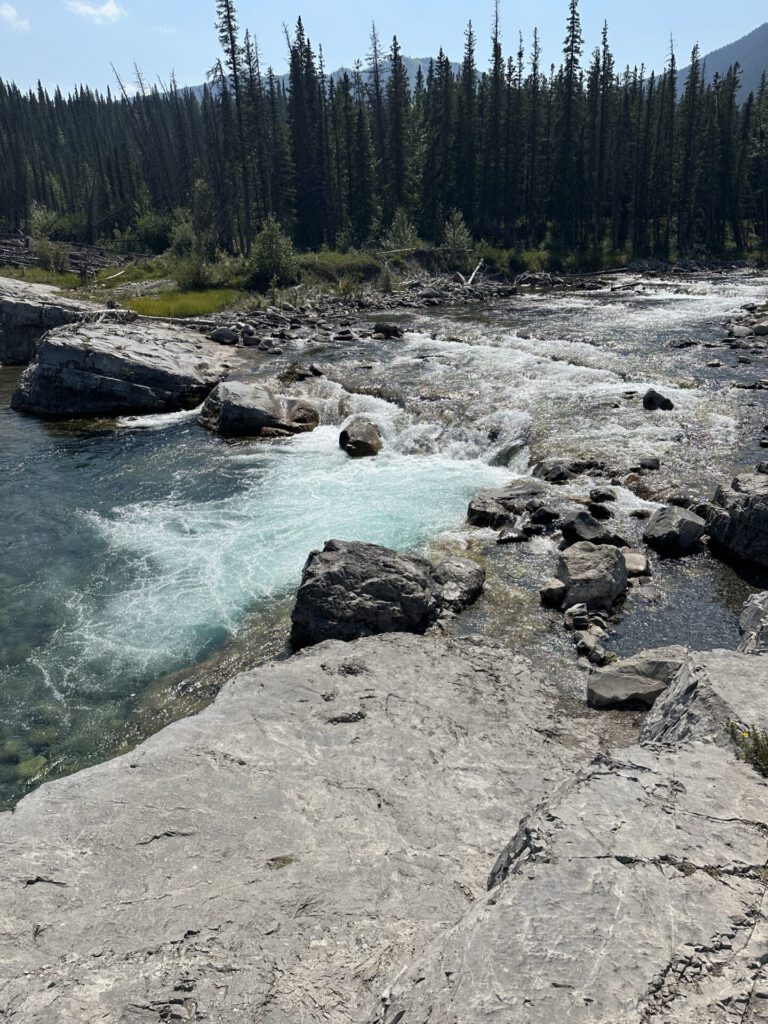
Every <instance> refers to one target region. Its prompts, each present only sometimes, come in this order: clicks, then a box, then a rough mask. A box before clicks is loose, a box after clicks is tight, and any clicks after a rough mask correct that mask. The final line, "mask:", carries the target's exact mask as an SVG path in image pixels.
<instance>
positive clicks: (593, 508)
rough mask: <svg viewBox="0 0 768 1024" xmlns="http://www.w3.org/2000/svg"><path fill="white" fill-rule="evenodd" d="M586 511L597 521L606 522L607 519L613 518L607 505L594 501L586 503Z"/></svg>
mask: <svg viewBox="0 0 768 1024" xmlns="http://www.w3.org/2000/svg"><path fill="white" fill-rule="evenodd" d="M587 512H589V514H590V515H591V516H592V518H593V519H597V520H598V521H599V522H607V521H608V520H609V519H613V512H612V511H611V509H610V507H609V506H608V505H601V504H599V503H598V502H596V501H590V503H589V504H588V505H587Z"/></svg>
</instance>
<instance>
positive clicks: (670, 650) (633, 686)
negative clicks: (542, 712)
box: [587, 646, 688, 711]
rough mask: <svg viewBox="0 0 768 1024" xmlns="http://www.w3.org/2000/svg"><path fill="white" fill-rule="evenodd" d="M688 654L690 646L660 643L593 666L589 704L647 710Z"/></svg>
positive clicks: (599, 708) (601, 708) (598, 707)
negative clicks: (669, 645) (595, 666)
mask: <svg viewBox="0 0 768 1024" xmlns="http://www.w3.org/2000/svg"><path fill="white" fill-rule="evenodd" d="M687 655H688V649H687V648H686V647H677V646H673V647H659V648H657V649H655V650H649V651H641V652H640V653H639V654H635V655H633V656H632V657H631V658H625V659H624V660H623V661H617V662H616V663H615V664H613V665H611V667H610V668H605V669H596V670H593V671H592V672H591V673H590V675H589V679H588V680H587V704H588V705H589V707H591V708H597V709H598V710H607V709H609V708H617V709H620V710H622V711H645V710H647V709H648V708H650V707H653V705H654V703H655V702H656V700H657V698H658V697H660V696H661V694H662V693H663V692H664V691H665V690H666V689H667V687H668V686H669V684H670V683H671V682H672V680H673V679H674V677H675V675H676V674H677V673H678V672H679V671H680V667H681V665H682V664H683V662H684V661H685V659H686V657H687Z"/></svg>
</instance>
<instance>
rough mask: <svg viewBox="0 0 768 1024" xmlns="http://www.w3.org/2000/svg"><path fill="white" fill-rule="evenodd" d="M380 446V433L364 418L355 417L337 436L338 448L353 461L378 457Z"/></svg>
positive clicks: (373, 424)
mask: <svg viewBox="0 0 768 1024" xmlns="http://www.w3.org/2000/svg"><path fill="white" fill-rule="evenodd" d="M382 445H383V441H382V439H381V431H380V430H379V428H378V427H377V426H376V424H375V423H372V422H371V421H370V420H369V419H366V418H365V416H355V417H354V419H352V420H351V421H350V422H349V423H348V424H347V425H346V426H345V427H344V429H343V430H342V431H341V433H340V434H339V447H340V448H343V449H344V451H345V452H346V453H347V455H350V456H352V458H355V459H359V458H366V457H370V456H373V455H378V454H379V452H380V451H381V449H382Z"/></svg>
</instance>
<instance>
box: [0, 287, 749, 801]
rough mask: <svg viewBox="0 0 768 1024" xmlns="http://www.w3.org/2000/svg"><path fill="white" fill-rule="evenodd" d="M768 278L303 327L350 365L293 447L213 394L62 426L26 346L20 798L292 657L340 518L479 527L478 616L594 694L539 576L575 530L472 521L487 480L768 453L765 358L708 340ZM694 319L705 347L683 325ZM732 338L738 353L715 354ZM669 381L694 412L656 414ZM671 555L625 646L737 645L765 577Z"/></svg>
mask: <svg viewBox="0 0 768 1024" xmlns="http://www.w3.org/2000/svg"><path fill="white" fill-rule="evenodd" d="M766 298H768V282H767V280H766V278H765V277H760V276H757V275H749V274H731V275H729V276H718V277H711V278H697V279H691V280H684V279H677V278H671V279H669V280H664V279H652V280H645V281H643V282H641V283H638V285H637V286H636V287H633V288H628V289H626V290H623V291H620V292H610V291H608V290H605V291H603V292H594V293H589V294H578V295H576V294H572V293H563V294H555V295H552V294H547V295H541V294H531V295H528V296H522V297H520V298H517V299H513V300H511V301H509V300H505V301H504V303H503V304H502V305H499V306H498V307H493V306H487V307H483V308H482V309H478V308H476V307H473V308H466V309H456V310H450V311H445V310H440V311H438V312H437V313H436V314H435V315H421V314H420V315H418V316H415V317H409V318H406V325H407V326H408V328H409V330H408V332H407V334H406V339H405V341H402V342H387V343H385V342H372V341H364V342H360V343H359V344H355V345H354V346H350V345H349V344H346V345H341V344H330V345H329V344H328V343H323V344H318V343H315V342H314V341H313V340H312V339H311V338H306V339H304V340H301V341H296V342H292V343H289V344H288V345H287V347H286V352H285V356H284V358H283V360H282V361H283V362H287V361H290V360H291V359H296V358H300V359H302V360H314V361H316V362H319V363H321V364H322V365H323V366H324V367H326V368H327V369H328V377H329V378H331V379H319V380H315V381H311V382H308V383H307V384H306V385H303V386H302V393H304V394H306V395H308V396H309V397H310V398H312V399H313V400H314V401H316V402H317V403H318V404H319V405H320V407H321V409H322V421H323V422H322V425H321V427H320V428H319V429H318V430H316V431H315V432H314V433H312V434H309V435H305V436H301V437H297V438H293V439H290V440H287V441H281V442H274V443H267V444H263V443H262V444H259V443H250V442H227V441H222V440H220V439H218V438H215V437H213V436H211V435H210V434H208V433H206V432H205V431H203V430H201V429H199V428H198V427H197V426H196V424H195V422H194V415H190V414H179V415H174V416H167V417H151V418H143V419H141V420H122V421H118V422H116V423H102V424H97V425H95V426H94V425H93V424H91V425H83V424H79V425H77V424H74V425H53V424H46V423H41V422H39V421H36V420H34V419H30V418H26V417H21V416H18V415H16V414H14V413H12V412H11V411H10V410H9V408H8V402H9V398H10V393H11V391H12V389H13V386H14V383H15V380H16V378H17V376H18V373H17V371H12V370H1V369H0V509H2V514H3V529H2V534H1V535H0V536H1V538H2V539H1V540H0V545H1V550H2V560H1V561H0V804H6V805H10V804H11V803H12V802H13V801H14V800H16V799H17V798H18V796H19V795H20V794H21V793H22V792H23V791H25V790H26V789H28V788H29V787H30V786H33V785H35V784H37V783H39V782H40V781H42V780H43V779H44V778H49V777H53V776H55V775H58V774H62V773H66V772H69V771H72V770H75V769H76V768H78V767H81V766H83V765H86V764H89V763H93V762H95V761H98V760H100V759H103V758H105V757H108V756H111V755H112V754H114V753H115V752H117V751H120V750H123V749H126V748H127V747H129V746H131V745H132V744H134V743H135V742H137V741H138V740H140V739H141V738H143V737H144V736H146V735H147V734H149V733H151V732H152V731H155V730H156V729H158V728H160V727H161V726H162V725H164V724H166V723H167V722H168V721H169V720H171V719H173V718H175V717H179V716H180V715H183V714H186V713H189V712H191V711H194V710H196V709H197V708H199V707H200V706H201V705H202V704H204V703H205V702H206V701H208V700H210V699H211V697H212V696H213V694H214V693H215V692H216V689H217V688H218V687H219V686H220V685H221V683H222V682H223V681H224V680H225V679H226V678H227V677H228V676H230V675H232V674H234V673H235V672H236V671H238V670H240V669H242V668H244V667H247V666H249V665H254V664H257V663H258V662H260V661H263V660H265V659H268V658H271V657H275V656H281V655H282V654H284V653H285V652H286V648H285V641H286V636H287V633H288V626H289V622H288V617H289V613H290V603H291V595H292V594H293V593H294V592H295V588H296V584H297V582H298V579H299V577H300V573H301V567H302V565H303V563H304V560H305V559H306V557H307V554H308V553H309V551H311V550H312V549H313V548H315V547H318V546H321V545H322V544H323V542H324V541H326V540H327V539H329V538H331V537H336V538H342V539H357V540H365V541H373V542H377V543H381V544H385V545H388V546H391V547H395V548H400V549H407V550H417V551H421V552H424V553H427V554H431V555H433V556H436V555H438V554H439V553H440V552H441V551H444V550H454V551H455V550H462V549H463V550H468V551H469V553H470V554H472V555H473V556H474V557H477V558H479V559H480V560H481V561H483V563H484V564H485V565H486V568H487V570H488V574H489V584H488V591H487V595H486V597H485V598H484V599H483V600H481V602H480V603H479V604H478V606H477V607H476V608H475V609H474V610H473V611H472V612H470V613H468V614H467V615H466V617H465V618H464V619H463V620H462V622H461V623H460V624H458V626H457V628H459V629H460V630H480V631H484V632H487V633H490V634H493V635H497V636H501V637H503V638H504V639H505V640H506V641H507V642H509V643H510V644H512V645H514V646H516V647H518V648H519V649H521V650H523V651H525V652H526V653H529V654H530V655H531V656H532V657H534V658H535V659H536V660H537V661H539V663H544V667H545V668H546V662H547V659H549V662H550V667H551V668H552V670H553V671H558V672H560V673H565V674H566V675H567V674H568V673H571V674H572V675H573V677H574V680H576V681H575V682H574V692H575V691H576V689H577V688H578V685H579V684H578V681H577V675H578V674H577V670H576V669H575V667H574V664H573V663H574V661H575V659H574V658H573V656H572V654H571V653H570V652H569V650H568V641H567V639H565V638H564V637H563V636H562V635H561V631H560V630H559V629H558V628H557V625H556V623H555V622H554V621H553V620H551V619H548V618H547V616H546V615H545V614H544V613H543V612H542V611H541V610H540V609H539V607H538V601H537V597H536V594H537V590H538V587H539V586H540V585H541V583H542V581H543V579H544V578H546V577H547V576H550V575H552V570H553V568H554V562H555V550H554V547H553V545H552V542H551V541H549V540H546V539H538V540H535V541H534V542H532V543H531V544H530V545H527V546H526V547H525V548H524V549H514V550H512V549H508V548H498V547H496V545H495V538H494V536H493V535H492V534H491V533H490V531H476V530H475V531H468V530H467V529H466V528H465V526H464V516H465V511H466V506H467V502H468V501H469V499H470V498H471V497H472V495H473V494H474V493H475V492H476V491H478V490H480V489H481V488H483V487H486V486H495V485H499V484H502V483H504V482H505V481H507V480H509V479H510V478H511V477H512V476H514V475H516V474H519V473H524V472H526V471H527V467H528V465H529V462H530V461H531V460H536V459H538V458H540V457H544V456H547V455H573V456H578V457H587V458H601V459H604V460H606V461H607V462H609V463H611V464H618V465H621V464H624V463H625V462H628V461H629V462H631V461H632V460H636V459H639V458H640V457H642V456H645V455H658V456H659V457H660V458H661V459H662V463H663V467H662V471H661V473H659V474H656V475H655V479H656V486H657V487H659V488H661V489H663V488H664V487H667V488H668V489H676V490H678V491H679V490H685V489H689V490H691V491H692V492H693V493H697V494H699V493H700V494H705V493H708V492H709V491H711V489H712V487H713V486H714V485H715V484H716V483H717V482H718V481H720V480H722V479H725V478H727V477H728V476H730V475H731V474H732V471H733V470H734V469H737V468H739V467H742V466H747V465H754V463H755V461H757V460H758V459H759V457H760V447H759V437H760V436H761V431H762V427H763V425H764V424H766V423H768V406H767V405H766V400H765V397H764V395H765V393H761V392H749V391H742V390H738V389H734V388H733V387H731V385H732V384H733V383H734V382H735V381H737V380H740V381H749V380H750V379H756V378H759V377H760V376H761V373H760V366H759V365H755V364H748V363H742V364H739V363H737V356H738V353H736V352H732V351H731V350H730V349H723V348H719V349H709V348H707V347H703V346H702V344H701V343H703V345H704V346H706V345H707V344H709V343H711V344H715V343H716V342H718V341H719V340H720V339H722V337H723V330H722V323H723V321H724V320H725V319H727V317H728V316H729V315H730V314H732V313H736V312H737V311H738V309H739V308H740V307H741V306H742V305H743V304H745V303H747V302H765V301H766ZM682 342H694V343H696V344H694V345H692V346H691V347H688V348H677V347H673V346H675V345H677V344H678V343H682ZM713 356H716V357H718V358H720V359H721V360H722V363H723V365H722V367H720V368H717V369H715V368H708V367H707V366H706V363H707V362H708V361H709V360H710V359H712V358H713ZM274 370H275V365H274V363H271V364H270V372H274ZM762 376H765V374H764V373H763V374H762ZM649 384H655V385H657V386H658V387H660V389H661V390H663V391H664V392H665V393H667V394H669V395H670V397H672V399H673V401H674V402H675V406H676V408H675V411H674V412H672V413H668V414H655V415H648V414H647V413H644V412H643V411H642V408H641V403H640V401H639V397H638V393H639V394H640V395H641V394H642V392H643V391H644V390H645V388H646V387H647V386H648V385H649ZM357 411H365V412H366V413H367V414H368V415H370V416H372V417H373V418H374V419H376V420H377V421H378V422H379V424H380V426H381V427H382V430H383V433H384V437H385V442H386V446H385V450H384V452H383V453H382V455H381V456H380V457H379V458H377V459H375V460H363V461H352V460H350V459H348V458H347V457H346V455H344V453H343V452H341V451H340V450H339V448H338V443H337V439H338V428H339V425H340V424H341V423H342V422H343V420H344V418H345V417H346V416H348V415H349V414H350V413H353V412H357ZM588 487H589V484H588V482H585V481H579V483H578V485H576V486H575V487H574V488H572V490H573V494H574V496H577V493H581V492H583V491H585V490H588ZM638 507H647V508H648V509H652V508H653V507H654V505H653V503H652V502H643V501H641V500H640V499H639V498H637V497H636V496H635V495H634V494H632V493H631V492H630V491H628V490H623V489H622V490H621V492H620V501H619V503H618V508H619V516H620V523H621V525H622V527H624V528H626V529H627V530H630V531H633V530H634V536H639V531H640V529H641V526H640V524H639V523H638V522H637V520H635V519H632V517H631V513H632V511H634V510H636V509H637V508H638ZM655 568H656V582H657V584H658V585H659V597H658V600H656V601H653V602H649V603H647V604H646V603H643V604H638V605H637V607H634V606H633V607H630V608H629V609H628V613H627V615H625V617H624V619H623V620H622V621H621V622H620V623H618V624H617V631H616V634H615V635H614V637H613V638H612V640H611V645H612V646H613V647H614V649H615V650H616V651H617V652H619V653H630V652H632V651H634V650H637V649H640V648H641V647H644V646H649V645H651V644H660V643H667V642H684V643H691V644H692V645H695V646H718V645H724V646H733V645H734V644H735V643H736V639H737V626H736V623H737V615H738V610H739V608H740V606H741V603H742V602H743V600H744V599H745V597H746V596H748V594H749V593H750V591H751V588H752V587H753V586H755V585H757V584H758V583H760V581H757V580H750V579H745V578H744V577H743V574H742V575H739V574H737V573H735V572H734V571H733V570H731V569H729V568H727V567H724V566H722V565H720V564H719V563H717V562H715V561H714V560H713V559H711V558H710V557H709V556H707V555H702V556H699V557H697V558H694V559H689V560H687V561H686V562H685V564H682V563H681V564H671V563H664V564H657V565H656V566H655Z"/></svg>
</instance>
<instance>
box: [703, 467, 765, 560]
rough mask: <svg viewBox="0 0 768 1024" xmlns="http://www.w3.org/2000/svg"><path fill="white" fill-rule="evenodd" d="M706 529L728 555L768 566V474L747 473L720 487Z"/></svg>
mask: <svg viewBox="0 0 768 1024" xmlns="http://www.w3.org/2000/svg"><path fill="white" fill-rule="evenodd" d="M707 532H708V533H709V535H710V538H711V539H712V541H713V542H714V543H715V545H716V546H717V547H719V548H720V549H722V550H723V551H725V552H726V554H728V555H730V556H731V557H733V558H736V559H739V560H741V561H744V562H747V563H750V564H751V565H753V566H755V567H756V568H760V569H768V475H765V474H762V473H754V474H751V473H747V474H744V475H743V476H737V477H736V478H735V479H734V480H733V481H732V483H731V485H730V486H721V487H719V488H718V490H717V492H716V494H715V500H714V505H713V506H711V507H710V510H709V516H708V519H707Z"/></svg>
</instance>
